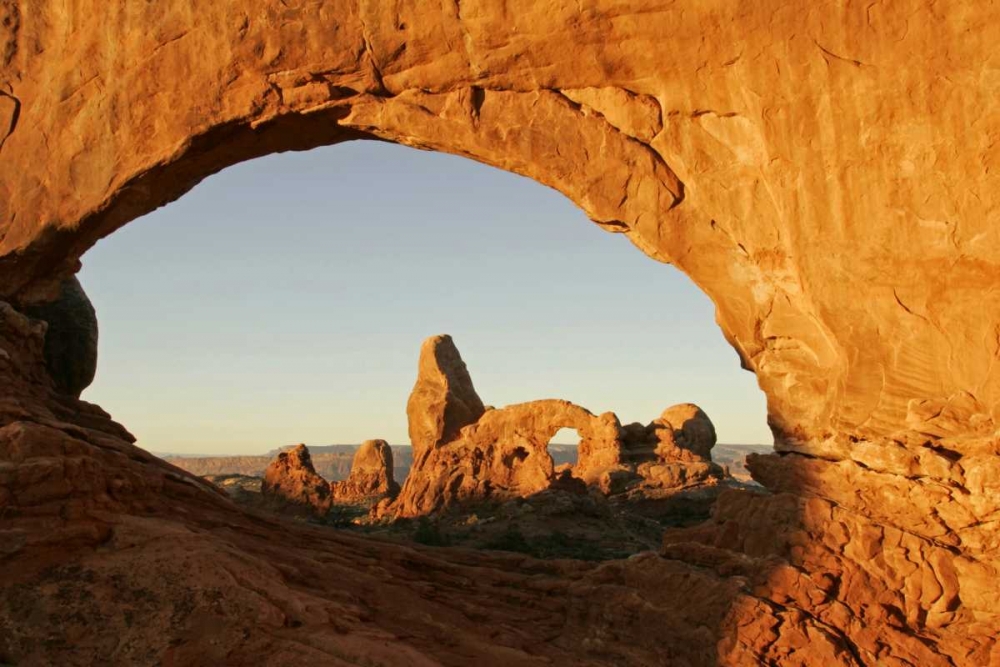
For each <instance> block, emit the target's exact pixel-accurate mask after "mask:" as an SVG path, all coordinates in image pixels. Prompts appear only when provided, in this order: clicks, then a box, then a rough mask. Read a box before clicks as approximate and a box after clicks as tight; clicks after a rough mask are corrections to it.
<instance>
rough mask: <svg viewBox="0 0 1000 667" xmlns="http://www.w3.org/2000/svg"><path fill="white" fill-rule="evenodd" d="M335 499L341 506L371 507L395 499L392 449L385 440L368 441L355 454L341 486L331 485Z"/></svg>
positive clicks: (339, 483) (397, 490)
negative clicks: (375, 502)
mask: <svg viewBox="0 0 1000 667" xmlns="http://www.w3.org/2000/svg"><path fill="white" fill-rule="evenodd" d="M330 491H331V493H332V495H333V499H334V501H336V502H340V503H360V504H366V503H368V504H370V503H371V502H373V501H378V500H380V499H381V498H385V497H395V496H396V494H398V493H399V484H397V483H396V480H395V478H394V477H393V465H392V447H390V446H389V443H387V442H386V441H385V440H365V441H364V442H363V443H361V446H360V447H358V451H357V452H355V453H354V459H353V460H352V461H351V474H350V475H349V476H348V477H347V479H345V480H342V481H340V482H331V483H330Z"/></svg>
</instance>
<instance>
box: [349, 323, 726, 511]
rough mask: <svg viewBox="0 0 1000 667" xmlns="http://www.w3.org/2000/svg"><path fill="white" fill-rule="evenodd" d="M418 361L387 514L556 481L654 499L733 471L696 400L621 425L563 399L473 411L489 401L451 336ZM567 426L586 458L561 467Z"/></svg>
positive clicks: (515, 494)
mask: <svg viewBox="0 0 1000 667" xmlns="http://www.w3.org/2000/svg"><path fill="white" fill-rule="evenodd" d="M417 367H418V370H417V381H416V384H415V385H414V388H413V392H412V393H411V394H410V399H409V401H408V403H407V410H406V413H407V417H408V418H409V424H410V434H411V437H412V438H413V443H412V444H413V449H414V457H413V467H412V468H411V469H410V472H409V474H408V475H407V478H406V482H405V483H404V485H403V488H402V490H401V492H400V495H399V497H398V498H397V499H396V500H395V501H394V502H392V503H383V504H382V505H380V506H379V507H378V508H377V512H376V513H377V514H378V515H380V516H388V517H415V516H421V515H426V514H431V513H433V512H438V511H440V510H444V509H448V508H452V507H455V506H462V505H465V506H468V505H470V504H473V503H483V502H502V501H504V500H510V499H513V498H527V497H530V496H532V495H534V494H537V493H540V492H542V491H545V490H546V489H549V488H563V487H566V488H573V487H576V488H577V489H578V490H581V491H582V492H584V493H585V492H586V487H587V485H588V484H589V485H591V486H593V487H596V488H599V489H600V490H601V491H602V492H603V493H605V494H606V495H608V496H619V495H622V494H625V493H626V492H627V493H628V494H629V495H630V496H635V497H642V498H656V497H660V496H664V495H670V494H673V493H676V492H678V491H682V490H684V489H687V488H689V487H695V486H701V485H706V484H712V485H714V484H716V483H717V482H718V481H719V480H721V479H723V478H724V477H725V474H724V472H723V470H722V469H721V468H720V467H719V466H716V465H714V464H713V463H712V460H711V449H712V447H713V446H714V445H715V428H714V427H713V426H712V422H711V420H709V418H708V416H707V415H706V414H705V413H704V412H702V411H701V409H700V408H698V406H696V405H691V404H684V405H677V406H674V407H672V408H668V409H667V410H666V411H665V412H664V413H663V415H662V416H661V417H660V418H659V419H657V420H655V421H653V422H652V423H651V424H649V426H647V427H641V425H638V424H635V425H630V426H639V427H640V428H638V429H636V428H627V429H623V428H622V426H621V424H620V422H619V421H618V417H617V416H616V415H615V414H614V413H613V412H605V413H604V414H602V415H600V416H597V415H595V414H593V413H592V412H590V411H589V410H587V409H586V408H583V407H580V406H579V405H575V404H573V403H570V402H569V401H564V400H560V399H544V400H539V401H529V402H527V403H517V404H514V405H508V406H505V407H503V408H499V409H498V408H493V407H487V408H485V409H484V410H482V411H478V412H479V416H478V418H474V419H473V418H472V415H473V414H474V413H473V412H472V411H471V410H469V408H468V407H467V406H469V405H475V406H481V405H482V404H483V403H482V400H481V399H480V398H479V395H478V394H477V393H476V390H475V387H473V384H472V378H471V376H470V374H469V370H468V368H467V367H466V365H465V362H464V361H462V357H461V355H460V354H459V352H458V348H457V347H455V343H454V341H453V340H452V338H451V336H433V337H431V338H428V339H427V340H426V341H424V343H423V345H422V346H421V348H420V360H419V362H418V364H417ZM455 415H459V417H458V418H456V417H455ZM668 417H669V418H672V419H673V421H674V422H676V426H674V425H673V424H672V423H671V422H669V421H667V418H668ZM428 425H430V427H429V428H428ZM564 428H570V429H574V430H576V431H577V433H579V435H580V444H579V449H578V461H577V463H576V465H573V466H570V467H568V468H567V469H566V470H565V471H560V472H563V473H565V474H561V475H557V474H556V470H555V468H554V467H553V461H552V456H551V455H550V454H549V452H548V445H549V442H550V441H551V440H552V438H553V436H555V434H556V433H558V432H559V430H560V429H564ZM428 433H431V435H430V437H428V436H427V434H428ZM442 433H450V434H451V435H450V436H442V435H441V434H442ZM352 474H353V473H352ZM574 479H575V480H576V483H574V481H573V480H574Z"/></svg>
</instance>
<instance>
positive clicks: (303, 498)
mask: <svg viewBox="0 0 1000 667" xmlns="http://www.w3.org/2000/svg"><path fill="white" fill-rule="evenodd" d="M260 493H261V496H262V497H263V498H264V500H265V501H271V502H273V503H275V504H278V505H282V506H292V507H298V508H303V509H308V510H310V511H312V512H313V513H315V514H317V515H323V514H326V513H327V512H328V511H329V510H330V505H331V503H332V502H333V494H332V493H331V492H330V483H329V482H327V481H326V480H325V479H323V478H322V477H320V476H319V475H318V474H317V473H316V469H315V468H314V467H313V463H312V458H311V457H310V456H309V448H308V447H306V446H305V445H298V446H296V447H295V448H293V449H290V450H288V451H286V452H281V453H280V454H278V456H277V457H275V459H274V461H272V462H271V464H270V465H269V466H267V470H265V471H264V481H263V483H262V484H261V486H260Z"/></svg>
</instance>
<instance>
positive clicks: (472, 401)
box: [406, 336, 484, 461]
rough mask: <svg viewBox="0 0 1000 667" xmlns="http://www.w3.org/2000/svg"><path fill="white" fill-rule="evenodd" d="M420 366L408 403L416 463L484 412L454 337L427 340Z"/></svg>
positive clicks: (411, 438) (452, 437)
mask: <svg viewBox="0 0 1000 667" xmlns="http://www.w3.org/2000/svg"><path fill="white" fill-rule="evenodd" d="M418 363H419V370H418V372H417V383H416V385H415V386H414V387H413V391H411V392H410V399H409V401H407V403H406V418H407V422H408V423H409V427H410V444H411V445H412V446H413V459H414V461H416V460H417V459H419V458H421V457H422V456H423V455H424V454H425V453H426V452H428V451H429V450H432V449H434V448H435V447H437V446H438V445H440V444H441V443H442V442H447V441H449V440H452V439H454V438H455V436H456V435H458V432H459V431H460V430H461V429H462V427H463V426H468V425H469V424H472V423H474V422H475V421H476V420H477V419H479V418H480V417H481V416H482V414H483V411H484V408H483V402H482V401H481V400H479V395H478V394H477V393H476V389H475V387H473V386H472V378H471V377H470V376H469V371H468V369H467V368H466V367H465V362H464V361H462V357H461V356H460V355H459V354H458V350H457V349H456V348H455V345H454V343H453V342H452V340H451V336H434V337H432V338H428V339H427V340H426V341H424V344H423V347H421V349H420V361H419V362H418Z"/></svg>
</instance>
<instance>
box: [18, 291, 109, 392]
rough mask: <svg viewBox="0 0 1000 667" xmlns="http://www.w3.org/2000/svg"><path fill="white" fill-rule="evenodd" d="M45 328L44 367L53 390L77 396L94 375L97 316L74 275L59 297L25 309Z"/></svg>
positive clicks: (95, 368) (95, 366) (95, 367)
mask: <svg viewBox="0 0 1000 667" xmlns="http://www.w3.org/2000/svg"><path fill="white" fill-rule="evenodd" d="M27 314H28V315H30V316H31V317H34V318H36V319H39V320H42V321H43V322H45V323H46V324H47V325H48V329H47V330H46V332H45V367H46V368H47V369H48V371H49V375H51V376H52V379H53V381H54V382H55V384H56V387H57V388H58V389H59V390H60V391H62V392H64V393H66V394H69V395H71V396H79V395H80V394H81V393H82V392H83V390H84V389H86V388H87V387H89V386H90V383H91V382H93V381H94V375H95V374H96V372H97V314H96V313H95V312H94V306H93V304H91V303H90V299H89V298H88V297H87V294H86V292H84V291H83V286H82V285H80V281H79V280H77V279H76V276H72V277H70V278H67V279H66V280H65V281H63V283H62V286H61V287H60V289H59V296H58V297H57V298H56V299H55V300H54V301H50V302H48V303H42V304H37V305H35V306H32V307H31V308H28V309H27Z"/></svg>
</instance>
